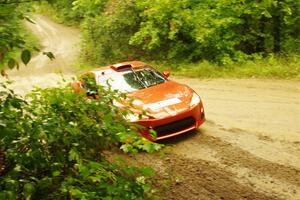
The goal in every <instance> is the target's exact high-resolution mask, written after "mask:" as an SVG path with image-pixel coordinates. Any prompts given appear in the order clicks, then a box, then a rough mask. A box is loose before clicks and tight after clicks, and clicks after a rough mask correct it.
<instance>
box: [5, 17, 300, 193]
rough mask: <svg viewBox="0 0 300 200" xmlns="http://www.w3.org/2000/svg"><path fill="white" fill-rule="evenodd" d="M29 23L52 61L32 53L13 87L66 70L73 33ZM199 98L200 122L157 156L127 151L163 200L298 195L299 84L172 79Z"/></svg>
mask: <svg viewBox="0 0 300 200" xmlns="http://www.w3.org/2000/svg"><path fill="white" fill-rule="evenodd" d="M35 20H36V25H30V28H31V29H32V30H33V32H34V33H35V34H37V36H39V38H40V39H41V41H42V43H43V46H44V47H45V50H47V51H53V52H54V53H55V54H56V60H55V61H54V62H51V61H49V60H48V59H47V58H46V57H44V56H40V55H39V56H37V57H35V58H34V59H33V60H32V62H31V64H30V66H27V67H24V69H22V70H20V71H19V72H16V71H14V72H11V73H10V77H11V78H13V79H15V80H17V83H16V84H15V85H14V87H15V88H16V89H17V90H18V91H20V92H23V93H25V92H26V91H27V90H28V89H29V88H31V87H32V85H38V86H48V85H49V86H50V85H52V84H54V83H55V82H56V80H58V79H59V76H58V75H57V74H55V73H54V72H55V71H56V70H58V69H61V70H63V71H64V73H67V74H72V73H74V71H73V70H72V69H71V67H70V66H71V64H72V63H73V62H74V60H75V58H76V55H77V53H78V51H77V49H78V46H76V44H77V42H78V40H79V34H78V31H76V30H73V29H71V28H66V27H64V26H62V25H58V24H56V23H53V22H51V21H50V20H48V19H47V18H45V17H42V16H39V17H38V18H36V19H35ZM176 80H177V81H179V82H182V83H185V84H187V85H189V86H191V87H192V88H193V89H194V90H195V91H197V92H198V93H199V94H200V95H201V98H202V100H203V102H204V106H205V109H206V116H207V122H206V123H205V124H204V125H203V126H202V127H201V128H200V129H199V130H198V131H193V132H190V133H189V134H186V135H184V136H181V137H178V138H174V139H171V140H167V141H164V142H165V143H168V144H169V146H171V147H170V148H167V149H166V150H165V151H164V152H163V153H156V154H150V155H149V154H145V153H141V154H138V155H136V156H128V155H124V154H122V153H121V152H120V151H114V152H113V153H112V152H107V154H108V156H111V157H112V156H115V155H116V154H117V155H119V156H122V157H124V158H126V160H128V161H129V162H130V163H132V164H136V165H148V166H152V167H153V168H154V169H155V170H156V171H157V178H155V184H156V185H157V188H159V192H158V194H160V196H161V197H162V198H163V199H300V82H299V81H284V80H256V79H236V80H235V79H230V80H229V79H216V80H199V79H189V78H176Z"/></svg>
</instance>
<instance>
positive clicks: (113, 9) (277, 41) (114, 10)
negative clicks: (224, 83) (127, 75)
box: [63, 0, 300, 65]
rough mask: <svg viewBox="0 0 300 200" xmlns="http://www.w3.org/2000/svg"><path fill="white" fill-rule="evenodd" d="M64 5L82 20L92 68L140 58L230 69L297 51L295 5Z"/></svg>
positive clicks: (84, 0)
mask: <svg viewBox="0 0 300 200" xmlns="http://www.w3.org/2000/svg"><path fill="white" fill-rule="evenodd" d="M63 2H65V3H67V2H68V6H67V7H72V12H76V13H77V14H79V15H80V16H82V23H83V25H82V27H81V29H82V32H83V41H82V44H83V58H84V59H85V60H86V61H88V62H89V63H91V64H104V63H111V62H117V61H121V60H125V59H129V60H132V59H138V58H140V57H143V58H146V59H151V60H154V59H156V60H157V59H160V60H166V59H167V60H169V61H185V62H191V61H192V62H194V61H203V60H208V61H210V62H214V63H218V64H222V65H231V64H233V63H234V62H242V61H246V60H253V59H255V58H256V57H257V56H264V57H267V56H268V55H269V54H272V53H284V54H285V53H299V52H300V51H299V46H300V45H299V42H300V34H299V33H300V30H299V26H298V24H299V23H300V14H299V13H300V3H299V1H293V0H262V1H240V0H221V1H216V0H213V1H211V0H203V1H200V0H183V1H175V0H126V1H121V0H74V1H72V0H68V1H66V0H64V1H63ZM72 5H73V6H72ZM67 7H66V8H67Z"/></svg>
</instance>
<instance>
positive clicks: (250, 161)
mask: <svg viewBox="0 0 300 200" xmlns="http://www.w3.org/2000/svg"><path fill="white" fill-rule="evenodd" d="M191 140H192V141H190V142H189V143H188V144H187V143H185V144H176V149H174V151H173V153H174V154H179V155H182V156H184V157H189V158H190V159H192V160H199V159H200V160H202V159H204V160H207V156H206V155H205V154H206V153H207V152H214V153H213V154H212V155H213V159H210V158H209V159H208V160H209V161H210V162H214V163H215V165H216V166H218V167H219V168H222V169H223V170H225V171H227V172H228V173H232V174H234V176H235V179H234V180H236V181H238V182H240V183H241V184H244V185H248V186H249V187H252V188H254V189H255V190H257V191H261V192H263V193H265V194H268V193H269V192H270V191H272V192H273V193H274V194H276V195H278V196H280V197H284V198H285V199H300V193H299V192H298V191H300V179H298V178H297V177H300V170H299V169H297V168H292V167H290V166H286V165H281V164H278V163H273V162H270V161H268V160H265V159H262V158H260V157H256V156H254V155H253V154H251V153H250V152H248V151H245V150H243V149H241V148H239V147H238V146H234V145H232V144H231V143H228V142H226V141H223V140H221V139H220V138H217V137H214V136H209V135H206V133H205V132H204V131H201V133H198V134H197V135H195V136H193V137H192V138H191ZM203 146H204V148H202V147H203ZM195 149H198V150H197V151H195ZM207 149H210V150H209V151H207ZM201 151H202V152H201ZM195 152H196V153H195ZM203 154H204V156H203Z"/></svg>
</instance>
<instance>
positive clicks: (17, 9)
mask: <svg viewBox="0 0 300 200" xmlns="http://www.w3.org/2000/svg"><path fill="white" fill-rule="evenodd" d="M29 9H30V6H28V4H22V5H20V4H19V1H14V3H11V2H10V1H7V2H2V3H0V69H3V68H5V67H9V68H11V69H12V68H14V67H18V66H19V65H18V62H17V58H16V54H15V52H16V51H23V52H24V54H22V60H23V61H26V63H25V64H27V63H28V62H29V60H30V56H29V55H30V53H28V50H27V49H30V50H32V49H33V47H29V46H28V44H27V43H26V41H25V37H24V36H25V35H24V34H23V33H22V31H23V30H24V29H23V28H22V20H23V19H25V20H29V18H28V17H27V16H26V15H25V13H26V12H27V11H28V10H29ZM23 58H24V59H23Z"/></svg>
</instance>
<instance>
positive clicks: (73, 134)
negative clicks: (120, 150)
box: [0, 83, 158, 199]
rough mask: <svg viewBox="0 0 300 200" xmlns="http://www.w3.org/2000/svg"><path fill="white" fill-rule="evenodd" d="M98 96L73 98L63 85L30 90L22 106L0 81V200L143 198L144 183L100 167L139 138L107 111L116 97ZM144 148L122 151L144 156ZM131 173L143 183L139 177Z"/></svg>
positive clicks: (118, 170)
mask: <svg viewBox="0 0 300 200" xmlns="http://www.w3.org/2000/svg"><path fill="white" fill-rule="evenodd" d="M98 90H99V94H101V95H100V96H99V99H98V100H90V99H87V98H86V96H85V94H75V93H74V92H73V91H72V89H71V88H70V87H69V86H67V87H64V88H48V89H36V90H35V91H33V92H32V93H31V94H30V95H29V97H30V100H24V99H23V98H21V97H19V96H17V95H15V94H14V93H13V91H12V90H9V89H7V86H6V84H3V83H1V95H0V148H1V149H0V152H2V154H3V153H4V155H5V164H4V167H3V168H1V169H0V175H1V179H0V198H1V199H3V198H4V199H16V198H18V199H20V198H22V199H23V198H24V199H41V198H43V199H64V198H72V199H95V198H97V199H102V198H103V199H147V198H148V197H149V196H148V194H147V188H149V186H147V184H146V182H141V181H140V180H139V179H135V178H134V177H133V176H132V174H129V173H127V170H126V169H122V168H121V167H120V166H117V165H115V164H111V163H108V162H107V161H106V160H105V159H104V157H103V155H102V151H103V150H104V149H107V148H109V147H111V146H113V145H115V144H116V143H120V142H121V143H123V142H126V144H125V145H129V144H130V143H129V141H139V140H141V137H140V136H139V135H138V134H137V133H136V132H135V131H134V130H136V128H135V127H134V125H132V124H131V123H129V122H126V121H125V120H124V118H123V117H122V115H121V114H120V110H119V108H117V107H115V106H114V105H113V101H119V100H120V99H123V98H125V97H124V95H120V94H118V93H116V92H114V91H110V92H107V91H104V90H103V89H101V88H99V89H98ZM126 112H127V111H126V110H124V111H122V114H126ZM151 144H152V143H151V142H149V141H146V140H142V142H140V143H139V145H140V146H137V145H136V144H135V143H132V144H131V145H132V149H130V151H131V152H136V151H137V149H138V148H140V149H145V150H148V151H150V150H149V149H148V148H149V147H148V146H149V145H150V146H151ZM153 145H154V146H156V145H158V144H154V143H153ZM145 146H147V147H145ZM141 170H142V169H141ZM135 171H136V173H137V174H141V175H140V176H143V177H145V173H143V171H139V170H135ZM146 171H147V170H146ZM146 174H147V172H146ZM148 174H149V173H148ZM145 180H147V178H145Z"/></svg>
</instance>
